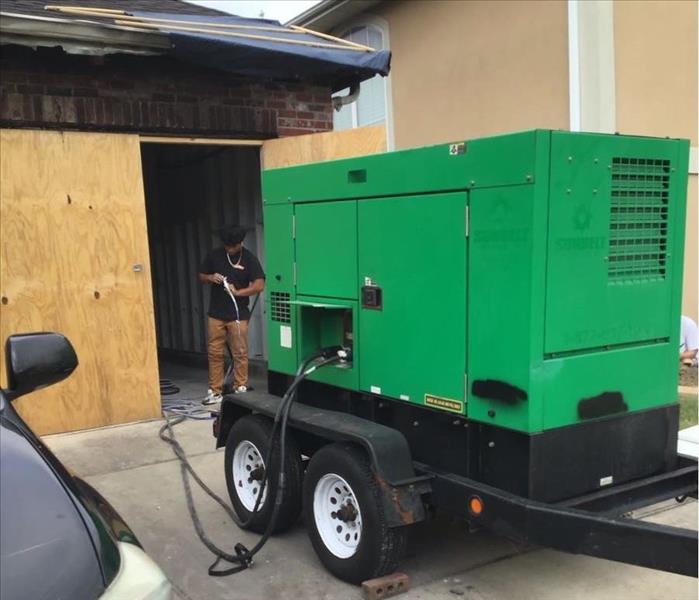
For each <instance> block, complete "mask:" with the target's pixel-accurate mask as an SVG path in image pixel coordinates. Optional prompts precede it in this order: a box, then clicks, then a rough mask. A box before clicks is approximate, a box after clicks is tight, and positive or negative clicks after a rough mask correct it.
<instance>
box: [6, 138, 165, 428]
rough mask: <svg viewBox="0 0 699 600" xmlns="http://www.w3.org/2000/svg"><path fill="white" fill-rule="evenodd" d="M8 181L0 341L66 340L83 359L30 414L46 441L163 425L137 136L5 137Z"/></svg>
mask: <svg viewBox="0 0 699 600" xmlns="http://www.w3.org/2000/svg"><path fill="white" fill-rule="evenodd" d="M0 180H2V186H0V227H1V229H2V231H1V232H0V290H1V294H2V296H5V297H7V299H8V303H7V304H3V305H0V340H4V339H5V338H6V337H7V336H8V335H10V334H12V333H15V332H30V331H58V332H61V333H63V334H65V335H67V336H68V338H69V339H70V340H71V342H72V343H73V345H74V346H75V349H76V351H77V354H78V358H79V361H80V365H79V366H78V368H77V369H76V371H75V372H74V373H73V374H72V375H71V376H70V377H69V378H68V379H67V380H65V381H63V382H61V383H59V384H56V385H54V386H51V387H48V388H45V389H43V390H40V391H38V392H35V393H33V394H31V395H29V396H26V397H24V398H21V399H19V400H18V401H17V408H18V410H19V411H20V414H21V415H22V417H23V418H24V419H25V420H26V421H27V422H28V423H29V424H30V426H31V427H32V428H33V429H34V430H35V431H36V432H37V433H39V434H47V433H56V432H63V431H72V430H78V429H87V428H91V427H99V426H103V425H114V424H117V423H126V422H131V421H139V420H143V419H151V418H155V417H157V416H158V415H159V414H160V402H159V390H158V364H157V356H156V346H155V327H154V321H153V301H152V291H151V280H150V261H149V257H148V240H147V231H146V217H145V205H144V196H143V183H142V174H141V159H140V149H139V139H138V136H137V135H117V134H102V133H77V132H76V133H62V132H48V131H28V130H2V132H0ZM137 263H140V264H142V265H143V270H142V271H140V272H135V271H134V270H133V266H134V264H137ZM1 364H2V367H0V368H1V369H2V373H1V375H2V380H3V382H6V380H7V378H6V373H5V372H4V366H5V365H4V361H1Z"/></svg>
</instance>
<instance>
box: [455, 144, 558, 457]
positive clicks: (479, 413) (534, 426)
mask: <svg viewBox="0 0 699 600" xmlns="http://www.w3.org/2000/svg"><path fill="white" fill-rule="evenodd" d="M550 139H551V134H550V132H549V131H538V132H536V137H535V138H534V139H533V140H532V142H533V143H532V144H530V146H529V147H528V148H527V157H528V159H529V161H530V163H531V170H530V175H529V176H528V178H527V181H526V183H524V184H519V185H508V186H498V187H493V188H488V189H474V190H473V191H472V192H471V194H470V207H471V210H470V215H471V217H470V233H469V251H468V255H469V261H468V300H467V306H468V327H467V330H468V337H467V341H466V344H467V356H468V407H467V410H468V416H469V418H471V419H474V420H476V421H480V422H482V423H485V424H487V425H492V426H495V427H501V428H507V429H511V430H516V431H521V432H524V433H534V432H537V431H540V430H541V428H542V422H543V414H542V413H543V405H542V401H543V381H542V379H541V376H540V374H541V367H542V363H543V345H544V309H545V298H544V289H545V282H546V240H547V220H548V188H549V180H548V176H549V156H550ZM511 150H512V151H518V150H519V149H518V148H514V147H513V148H511ZM498 160H499V161H504V162H507V161H508V160H509V154H508V153H504V154H502V155H501V156H499V157H498ZM489 168H495V167H494V166H493V165H490V167H489ZM482 451H483V452H485V453H488V452H491V451H490V450H489V448H484V449H483V450H482Z"/></svg>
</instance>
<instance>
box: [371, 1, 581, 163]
mask: <svg viewBox="0 0 699 600" xmlns="http://www.w3.org/2000/svg"><path fill="white" fill-rule="evenodd" d="M372 13H374V14H377V15H379V16H381V17H382V18H384V19H385V20H386V21H387V23H388V27H389V37H390V45H391V50H392V51H393V62H392V69H391V85H392V88H393V89H392V92H393V119H394V128H395V132H394V135H395V147H396V149H400V148H407V147H412V146H420V145H425V144H433V143H439V142H447V141H452V140H457V139H464V138H473V137H479V136H483V135H490V134H494V133H501V132H508V131H515V130H521V129H532V128H536V127H542V128H556V129H558V128H563V129H564V128H567V127H568V26H567V19H568V17H567V8H566V3H565V2H560V1H543V2H520V1H518V0H515V1H499V2H490V1H481V0H477V1H470V2H463V1H454V0H448V1H436V0H435V1H430V2H423V1H408V2H395V3H394V2H385V3H383V4H381V5H379V6H377V7H375V8H374V9H372Z"/></svg>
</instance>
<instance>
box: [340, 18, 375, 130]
mask: <svg viewBox="0 0 699 600" xmlns="http://www.w3.org/2000/svg"><path fill="white" fill-rule="evenodd" d="M342 37H343V38H344V39H346V40H349V41H351V42H356V43H358V44H363V45H365V46H370V47H371V48H374V49H376V50H384V49H385V42H384V35H383V32H382V31H381V29H380V28H379V27H376V26H374V25H362V26H360V27H354V28H353V29H350V30H349V31H348V32H347V33H346V34H345V35H343V36H342ZM348 92H349V89H344V90H341V91H340V92H338V93H337V94H335V95H336V96H346V95H347V93H348ZM385 120H386V79H385V78H384V77H381V75H376V76H375V77H373V78H372V79H368V80H367V81H363V82H362V83H361V84H360V90H359V98H358V99H357V101H356V102H353V103H352V104H348V105H346V106H343V107H342V108H341V109H340V110H339V111H334V112H333V129H335V130H336V131H339V130H341V129H352V128H353V127H364V126H367V125H378V124H380V123H383V122H384V121H385Z"/></svg>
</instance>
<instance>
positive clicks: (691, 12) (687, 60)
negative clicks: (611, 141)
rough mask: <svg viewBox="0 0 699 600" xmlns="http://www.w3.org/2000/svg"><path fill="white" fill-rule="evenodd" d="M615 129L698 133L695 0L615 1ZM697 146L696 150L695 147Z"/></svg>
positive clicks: (690, 211) (689, 275)
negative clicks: (692, 0) (689, 0)
mask: <svg viewBox="0 0 699 600" xmlns="http://www.w3.org/2000/svg"><path fill="white" fill-rule="evenodd" d="M614 38H615V58H616V61H615V62H616V114H617V129H618V130H619V131H621V132H622V133H637V134H640V135H653V136H663V137H664V136H670V137H683V138H689V139H690V140H691V146H692V147H694V148H696V147H697V145H699V140H698V139H697V115H698V113H699V99H698V98H697V2H686V1H684V0H679V1H654V0H651V1H648V0H643V1H629V0H626V1H623V2H619V1H617V2H615V4H614ZM695 152H696V151H695ZM698 193H699V189H698V187H697V173H696V165H695V166H694V173H690V175H689V189H688V190H687V203H688V204H687V230H686V245H685V259H684V293H683V305H682V310H683V313H684V314H686V315H690V316H691V317H692V318H693V319H694V320H695V321H696V320H697V318H698V317H699V314H698V310H697V303H698V302H699V298H698V296H697V269H698V268H699V263H698V261H697V237H698V234H697V221H698V220H699V216H698V215H697V194H698Z"/></svg>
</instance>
